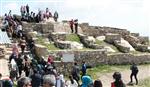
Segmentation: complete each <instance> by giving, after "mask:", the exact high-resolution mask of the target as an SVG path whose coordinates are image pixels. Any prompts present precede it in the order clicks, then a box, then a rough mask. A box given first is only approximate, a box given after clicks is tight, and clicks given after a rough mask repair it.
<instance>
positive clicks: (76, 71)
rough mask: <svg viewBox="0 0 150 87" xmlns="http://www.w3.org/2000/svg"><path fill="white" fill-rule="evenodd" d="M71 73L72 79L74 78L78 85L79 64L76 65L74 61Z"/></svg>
mask: <svg viewBox="0 0 150 87" xmlns="http://www.w3.org/2000/svg"><path fill="white" fill-rule="evenodd" d="M71 74H72V77H73V79H75V80H76V82H77V83H78V85H79V80H80V68H79V66H78V65H77V63H76V62H75V63H74V66H73V67H72V71H71Z"/></svg>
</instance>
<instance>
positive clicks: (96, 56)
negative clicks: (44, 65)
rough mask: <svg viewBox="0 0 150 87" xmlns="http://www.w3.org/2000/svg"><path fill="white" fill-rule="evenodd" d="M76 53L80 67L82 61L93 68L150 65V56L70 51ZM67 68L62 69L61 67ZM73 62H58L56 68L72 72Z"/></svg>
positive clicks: (98, 51)
mask: <svg viewBox="0 0 150 87" xmlns="http://www.w3.org/2000/svg"><path fill="white" fill-rule="evenodd" d="M63 52H66V51H53V52H52V53H56V54H62V53H63ZM68 52H72V53H74V56H75V59H74V61H76V62H77V63H78V64H79V65H80V66H81V64H82V61H85V62H86V63H87V65H90V66H92V67H94V66H96V65H100V64H110V65H111V64H131V63H133V62H134V63H137V64H142V63H150V54H130V53H118V54H106V53H105V51H103V50H95V51H68ZM62 66H63V67H65V70H64V68H60V67H62ZM72 66H73V62H64V63H63V62H57V64H56V67H59V71H60V72H63V73H67V72H70V71H71V69H72V68H71V67H72Z"/></svg>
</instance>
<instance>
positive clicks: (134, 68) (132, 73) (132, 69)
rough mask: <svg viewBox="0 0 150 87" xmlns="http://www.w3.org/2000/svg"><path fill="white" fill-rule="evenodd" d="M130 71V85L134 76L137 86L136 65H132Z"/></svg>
mask: <svg viewBox="0 0 150 87" xmlns="http://www.w3.org/2000/svg"><path fill="white" fill-rule="evenodd" d="M130 70H131V71H132V72H131V75H130V79H131V81H130V83H132V82H133V79H132V77H133V76H134V77H135V80H136V85H137V84H138V79H137V74H138V71H139V70H138V67H137V65H136V64H135V63H133V64H132V66H131V67H130Z"/></svg>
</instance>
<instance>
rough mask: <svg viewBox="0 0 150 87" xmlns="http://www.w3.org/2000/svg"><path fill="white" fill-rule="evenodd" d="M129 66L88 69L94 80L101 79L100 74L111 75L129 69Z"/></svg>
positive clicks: (103, 66)
mask: <svg viewBox="0 0 150 87" xmlns="http://www.w3.org/2000/svg"><path fill="white" fill-rule="evenodd" d="M129 68H130V66H129V65H99V66H97V67H94V68H91V69H88V71H87V72H88V75H91V76H92V78H93V79H97V77H100V76H101V75H100V74H104V73H110V72H115V71H122V70H126V69H129Z"/></svg>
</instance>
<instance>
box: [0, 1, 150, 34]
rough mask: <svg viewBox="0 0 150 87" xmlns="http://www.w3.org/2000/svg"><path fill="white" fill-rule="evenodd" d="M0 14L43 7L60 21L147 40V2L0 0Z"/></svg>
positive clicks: (149, 21) (149, 29)
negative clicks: (126, 32)
mask: <svg viewBox="0 0 150 87" xmlns="http://www.w3.org/2000/svg"><path fill="white" fill-rule="evenodd" d="M0 2H1V3H0V8H1V9H0V15H1V16H2V15H4V13H8V12H9V10H12V13H14V14H20V7H21V5H26V4H28V5H29V6H30V11H34V12H36V13H37V12H38V9H40V10H45V8H46V7H48V8H49V9H50V11H51V12H52V13H54V12H55V11H58V13H59V21H61V20H70V19H78V20H79V22H80V23H82V22H88V23H89V24H90V25H96V26H109V27H117V28H122V29H127V30H129V31H131V32H134V33H140V35H142V36H149V37H150V11H149V9H150V5H149V4H150V0H0Z"/></svg>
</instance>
